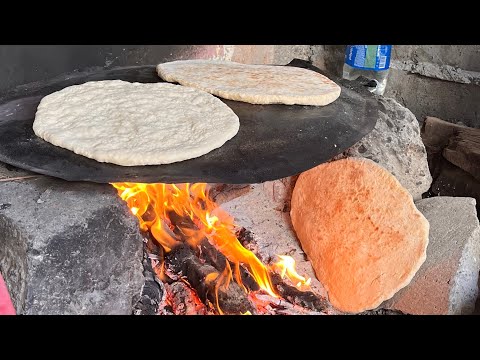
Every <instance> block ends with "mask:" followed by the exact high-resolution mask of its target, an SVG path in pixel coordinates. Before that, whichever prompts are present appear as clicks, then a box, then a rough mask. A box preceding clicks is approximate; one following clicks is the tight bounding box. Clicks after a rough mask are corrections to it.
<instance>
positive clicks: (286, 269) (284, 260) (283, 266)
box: [273, 255, 312, 289]
mask: <svg viewBox="0 0 480 360" xmlns="http://www.w3.org/2000/svg"><path fill="white" fill-rule="evenodd" d="M278 257H279V258H280V260H279V261H277V262H276V263H275V264H274V265H273V268H274V269H275V270H277V271H279V273H280V276H281V277H282V279H284V278H285V276H287V277H288V278H289V279H290V280H291V281H292V282H293V283H294V284H295V286H296V287H297V288H299V289H301V288H303V287H308V286H310V283H311V282H312V279H311V278H308V279H306V278H305V277H304V276H301V275H299V274H298V273H297V271H296V270H295V260H294V259H293V258H292V257H291V256H287V255H278Z"/></svg>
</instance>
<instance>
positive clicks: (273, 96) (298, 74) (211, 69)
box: [157, 60, 341, 106]
mask: <svg viewBox="0 0 480 360" xmlns="http://www.w3.org/2000/svg"><path fill="white" fill-rule="evenodd" d="M157 72H158V75H159V76H160V77H161V78H162V79H164V80H165V81H169V82H176V83H179V84H181V85H184V86H190V87H194V88H197V89H200V90H203V91H206V92H209V93H211V94H213V95H217V96H219V97H221V98H224V99H229V100H236V101H243V102H247V103H251V104H286V105H294V104H298V105H318V106H323V105H327V104H330V103H331V102H333V101H335V100H336V99H337V98H338V97H339V96H340V91H341V89H340V86H338V85H337V84H336V83H335V82H333V81H332V80H330V79H329V78H327V77H326V76H323V75H321V74H319V73H317V72H315V71H312V70H308V69H302V68H298V67H293V66H274V65H247V64H240V63H235V62H230V61H216V60H179V61H172V62H167V63H163V64H159V65H157Z"/></svg>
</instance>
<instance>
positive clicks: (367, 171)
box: [290, 158, 429, 313]
mask: <svg viewBox="0 0 480 360" xmlns="http://www.w3.org/2000/svg"><path fill="white" fill-rule="evenodd" d="M290 214H291V218H292V223H293V227H294V229H295V232H296V233H297V236H298V238H299V240H300V243H301V245H302V248H303V250H304V251H305V253H306V254H307V256H308V258H309V260H310V261H311V262H312V265H313V268H314V269H315V273H316V275H317V277H318V279H319V280H320V282H321V283H322V284H323V285H324V286H325V288H326V290H327V292H328V298H329V300H330V302H331V303H332V305H333V306H335V307H336V308H338V309H339V310H341V311H345V312H349V313H358V312H361V311H364V310H369V309H374V308H376V307H377V306H379V305H380V304H381V303H382V302H383V301H384V300H387V299H389V298H391V297H392V296H393V295H394V294H395V293H396V292H397V291H398V290H400V289H401V288H403V287H405V286H406V285H408V284H409V283H410V280H411V279H412V278H413V276H414V275H415V273H416V272H417V270H418V269H419V268H420V266H421V265H422V264H423V262H424V261H425V258H426V249H427V245H428V232H429V223H428V221H427V220H426V219H425V217H424V216H423V215H422V214H421V213H420V212H419V211H418V210H417V208H416V207H415V205H414V203H413V199H412V196H411V195H410V194H409V193H408V191H407V190H406V189H404V188H403V187H402V186H401V185H400V183H399V182H398V180H397V179H396V178H395V177H394V176H393V175H391V174H390V173H389V172H388V171H386V170H385V169H383V168H382V167H380V166H379V165H377V164H376V163H375V162H373V161H371V160H368V159H360V158H348V159H343V160H338V161H333V162H330V163H325V164H322V165H320V166H317V167H315V168H313V169H311V170H308V171H306V172H304V173H302V174H301V175H300V176H299V178H298V181H297V183H296V184H295V188H294V190H293V194H292V203H291V213H290Z"/></svg>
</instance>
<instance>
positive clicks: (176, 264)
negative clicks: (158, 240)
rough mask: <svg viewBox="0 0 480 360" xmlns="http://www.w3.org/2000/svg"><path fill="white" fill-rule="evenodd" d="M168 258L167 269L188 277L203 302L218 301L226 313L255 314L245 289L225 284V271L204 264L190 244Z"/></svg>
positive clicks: (177, 249) (232, 284) (233, 283)
mask: <svg viewBox="0 0 480 360" xmlns="http://www.w3.org/2000/svg"><path fill="white" fill-rule="evenodd" d="M165 260H166V263H167V264H168V265H167V267H168V270H169V271H172V272H173V273H175V274H177V275H178V276H184V277H185V278H186V279H188V282H189V283H190V285H191V286H192V287H193V288H194V289H195V290H196V291H197V294H198V296H199V297H200V299H201V300H202V301H203V302H204V303H206V302H207V300H208V301H210V302H211V303H212V304H217V307H218V308H219V311H221V312H223V313H226V314H240V313H242V314H243V313H246V312H247V311H249V312H250V313H252V314H254V313H256V311H255V307H254V306H253V304H251V303H250V301H249V300H248V298H247V295H246V293H245V291H244V289H242V288H241V287H240V285H238V284H237V283H235V282H230V283H229V282H226V284H225V283H222V282H221V279H222V274H221V273H219V272H218V271H217V269H215V268H214V267H213V266H212V265H209V264H205V263H202V262H201V261H200V259H199V258H198V257H197V256H196V255H195V253H194V251H193V250H192V249H191V248H190V247H189V246H188V245H187V244H181V245H178V246H177V247H175V248H174V249H172V251H171V252H170V253H168V254H167V255H166V257H165Z"/></svg>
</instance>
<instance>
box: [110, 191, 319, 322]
mask: <svg viewBox="0 0 480 360" xmlns="http://www.w3.org/2000/svg"><path fill="white" fill-rule="evenodd" d="M112 185H113V186H114V187H115V188H116V189H117V190H118V194H119V196H120V197H121V198H122V199H123V200H124V201H126V203H127V205H128V207H129V208H130V211H131V212H132V214H133V215H135V216H136V217H137V218H138V221H139V223H140V228H141V229H142V230H143V231H150V233H151V234H152V236H153V237H154V238H155V239H156V240H157V241H158V242H159V243H160V244H161V245H162V246H163V248H164V249H165V251H166V252H169V251H170V250H171V249H172V248H174V247H175V246H176V245H178V244H180V243H181V242H182V241H184V240H185V241H187V242H188V243H189V244H190V245H192V246H196V245H198V244H199V243H200V241H201V240H202V239H204V238H207V239H208V241H209V242H210V243H211V244H212V245H214V246H215V247H216V248H217V249H218V250H219V251H220V252H221V253H222V254H223V255H225V257H226V258H227V259H228V260H229V261H230V262H231V263H232V264H233V270H232V267H230V263H229V261H227V263H226V267H225V270H224V271H223V272H222V273H221V274H220V273H210V274H208V275H207V276H206V277H205V279H204V281H205V282H206V283H208V282H214V284H215V291H216V293H217V309H218V311H219V313H220V314H222V313H223V312H222V310H221V309H220V307H219V305H218V290H219V289H227V288H228V286H229V284H230V282H231V281H232V280H233V279H235V281H236V282H237V283H238V284H239V285H240V286H241V287H243V289H244V290H245V291H246V292H247V288H246V287H245V286H244V285H243V284H242V280H241V276H240V265H243V266H244V267H246V268H247V270H248V271H249V272H250V274H251V275H252V276H253V278H254V279H255V281H256V282H257V283H258V285H259V287H260V288H261V289H262V290H264V291H265V292H266V293H268V294H269V295H270V296H273V297H275V298H278V297H279V296H278V295H277V294H276V292H275V290H274V288H273V286H272V282H271V279H270V276H269V269H268V268H267V267H266V266H265V265H264V264H263V263H262V262H261V261H260V260H259V259H258V258H257V257H256V256H255V254H254V253H253V252H251V251H250V250H247V249H245V248H244V247H243V246H242V245H241V243H240V242H239V241H238V239H237V238H236V236H235V225H234V222H233V218H232V217H231V216H230V215H228V214H227V213H226V212H225V211H223V210H222V209H221V208H220V207H218V206H217V205H216V204H215V202H213V201H212V200H211V199H210V198H209V197H208V194H207V184H205V183H197V184H188V183H187V184H177V185H174V184H142V183H114V184H112ZM187 217H188V218H189V219H190V220H191V222H190V224H185V222H184V221H181V219H182V218H183V219H186V218H187ZM192 223H193V224H194V226H193V228H192ZM279 257H280V259H281V260H280V261H279V262H278V263H276V264H275V265H274V266H273V268H274V269H275V270H277V271H280V273H281V276H282V278H283V277H285V276H287V277H289V278H290V279H291V280H292V282H293V283H294V284H297V287H301V286H305V285H308V284H309V283H310V279H308V280H307V279H305V278H304V277H303V276H300V275H299V274H297V272H296V271H295V261H294V260H293V259H292V258H290V257H288V256H279ZM161 273H162V274H160V275H163V264H162V271H161ZM244 314H246V313H244Z"/></svg>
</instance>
